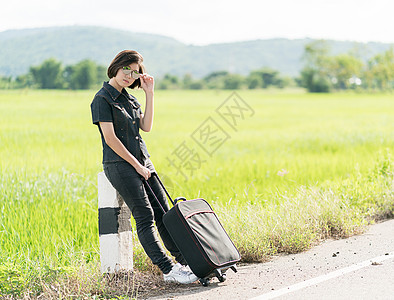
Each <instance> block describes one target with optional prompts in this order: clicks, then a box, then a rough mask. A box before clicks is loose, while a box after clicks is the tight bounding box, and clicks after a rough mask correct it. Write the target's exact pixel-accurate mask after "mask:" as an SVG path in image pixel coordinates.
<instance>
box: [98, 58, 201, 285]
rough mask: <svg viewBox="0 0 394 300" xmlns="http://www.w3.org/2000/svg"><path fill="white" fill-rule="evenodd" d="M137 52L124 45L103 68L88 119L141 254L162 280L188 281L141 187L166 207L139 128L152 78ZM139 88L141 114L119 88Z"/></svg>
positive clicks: (144, 125) (148, 121)
mask: <svg viewBox="0 0 394 300" xmlns="http://www.w3.org/2000/svg"><path fill="white" fill-rule="evenodd" d="M142 62H143V58H142V56H141V55H140V54H139V53H138V52H136V51H132V50H124V51H122V52H120V53H119V54H118V55H116V57H115V58H114V59H113V61H112V62H111V64H110V65H109V67H108V70H107V74H108V77H109V78H110V79H109V82H104V84H103V87H102V88H101V89H100V90H99V92H98V93H97V94H96V95H95V97H94V99H93V102H92V104H91V111H92V119H93V123H94V124H96V125H98V129H99V131H100V134H101V141H102V145H103V168H104V172H105V175H106V176H107V178H108V180H109V181H110V182H111V184H112V185H113V187H114V188H115V189H116V190H117V191H118V192H119V194H120V195H121V196H122V198H123V199H124V201H125V202H126V204H127V206H128V207H129V208H130V210H131V213H132V215H133V217H134V219H135V222H136V227H137V234H138V238H139V240H140V242H141V245H142V247H143V248H144V250H145V252H146V254H147V255H148V256H149V258H150V259H151V260H152V262H153V263H154V264H155V265H157V266H158V267H159V268H160V270H161V271H162V272H163V274H164V275H163V276H164V280H165V281H172V282H178V283H185V284H187V283H191V282H194V281H196V280H197V279H198V278H197V277H196V276H195V275H194V274H193V273H192V271H191V270H190V268H189V267H188V266H185V265H186V262H185V260H184V258H183V256H182V254H181V253H180V252H179V250H178V248H177V247H176V245H175V243H174V242H173V240H172V238H171V237H170V235H169V233H168V232H167V230H166V228H165V227H164V224H163V222H162V216H163V212H162V210H161V209H160V207H159V205H158V204H157V202H155V199H154V196H153V195H152V194H151V193H150V192H148V191H147V190H145V186H144V184H143V181H142V179H141V177H143V178H145V179H146V180H147V181H148V182H149V184H150V186H151V187H152V189H153V191H154V192H155V194H156V196H157V198H158V199H159V201H160V202H161V205H162V206H163V207H166V208H167V209H168V203H167V199H166V195H165V192H164V190H163V189H162V187H161V186H160V184H159V182H158V180H157V178H156V177H155V176H152V177H151V173H152V172H154V171H155V169H154V167H153V164H152V162H151V160H150V159H149V157H150V155H149V153H148V150H147V148H146V145H145V143H144V141H143V140H142V139H141V136H140V134H139V129H140V128H141V129H142V130H143V131H146V132H149V131H150V130H151V129H152V125H153V114H154V112H153V94H154V79H153V77H152V76H150V75H148V74H146V73H145V69H144V66H143V64H142ZM126 87H128V88H131V89H133V88H136V87H141V88H142V89H143V90H144V92H145V97H146V105H145V111H144V113H142V110H141V107H140V104H139V103H138V101H137V99H136V98H135V97H134V96H132V95H129V94H128V93H127V91H126V90H125V88H126ZM154 222H156V226H157V229H158V232H159V234H160V236H161V238H162V240H163V243H164V245H165V247H166V248H167V249H168V250H169V251H170V253H171V254H172V255H173V256H174V257H175V259H176V260H177V262H178V263H177V264H174V263H173V261H172V260H171V258H170V257H168V256H167V255H166V252H165V251H164V249H163V247H162V245H161V244H160V242H159V239H158V236H157V233H156V230H155V227H154Z"/></svg>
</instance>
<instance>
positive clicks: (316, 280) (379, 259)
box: [250, 252, 394, 300]
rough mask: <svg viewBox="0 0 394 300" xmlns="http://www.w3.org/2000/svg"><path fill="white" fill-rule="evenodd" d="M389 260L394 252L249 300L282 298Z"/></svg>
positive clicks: (393, 255)
mask: <svg viewBox="0 0 394 300" xmlns="http://www.w3.org/2000/svg"><path fill="white" fill-rule="evenodd" d="M391 258H394V252H390V253H386V254H385V255H382V256H378V257H375V258H371V259H368V260H365V261H363V262H360V263H357V264H354V265H351V266H349V267H346V268H343V269H339V270H336V271H333V272H331V273H328V274H325V275H322V276H318V277H315V278H311V279H308V280H305V281H303V282H300V283H296V284H293V285H290V286H288V287H284V288H281V289H279V290H277V291H273V292H269V293H266V294H263V295H261V296H257V297H254V298H251V299H250V300H267V299H273V298H275V297H279V296H282V295H285V294H288V293H292V292H295V291H298V290H301V289H303V288H306V287H309V286H311V285H315V284H318V283H321V282H323V281H326V280H330V279H333V278H336V277H339V276H342V275H344V274H346V273H350V272H353V271H357V270H359V269H362V268H365V267H367V266H370V265H371V264H372V263H380V262H382V261H384V260H387V259H391Z"/></svg>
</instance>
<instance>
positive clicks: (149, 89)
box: [140, 74, 155, 132]
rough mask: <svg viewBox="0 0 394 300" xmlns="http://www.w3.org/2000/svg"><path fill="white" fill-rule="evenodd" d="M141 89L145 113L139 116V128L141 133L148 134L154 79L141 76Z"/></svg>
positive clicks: (151, 115)
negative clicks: (144, 98) (143, 94)
mask: <svg viewBox="0 0 394 300" xmlns="http://www.w3.org/2000/svg"><path fill="white" fill-rule="evenodd" d="M140 80H141V87H142V89H143V90H144V92H145V96H146V105H145V112H144V113H143V114H141V118H140V128H141V129H142V130H143V131H146V132H149V131H151V130H152V126H153V115H154V110H153V98H154V85H155V83H154V79H153V77H152V76H150V75H148V74H143V75H141V77H140Z"/></svg>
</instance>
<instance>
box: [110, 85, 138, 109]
mask: <svg viewBox="0 0 394 300" xmlns="http://www.w3.org/2000/svg"><path fill="white" fill-rule="evenodd" d="M103 88H104V89H105V90H106V91H107V92H108V93H109V95H110V96H111V98H112V100H113V101H116V100H117V99H118V98H119V96H120V95H123V96H125V97H126V99H127V100H129V101H131V103H132V104H133V106H134V107H135V108H139V107H140V104H139V103H138V102H137V101H136V99H135V98H134V97H133V96H130V94H129V93H128V92H127V91H126V89H122V92H119V91H118V90H117V89H116V88H114V87H113V86H112V85H110V84H109V82H108V81H104V84H103Z"/></svg>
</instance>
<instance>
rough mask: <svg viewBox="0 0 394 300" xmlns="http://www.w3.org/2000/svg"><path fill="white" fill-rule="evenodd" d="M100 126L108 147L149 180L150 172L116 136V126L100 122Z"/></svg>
mask: <svg viewBox="0 0 394 300" xmlns="http://www.w3.org/2000/svg"><path fill="white" fill-rule="evenodd" d="M99 124H100V128H101V131H102V133H103V135H104V139H105V142H106V143H107V145H108V146H109V147H111V149H112V150H114V151H115V153H116V154H118V155H119V156H120V157H121V158H123V159H124V160H125V161H127V162H128V163H129V164H130V165H132V166H133V167H134V169H135V170H136V171H137V172H138V174H140V175H142V176H143V177H144V178H145V179H148V178H149V177H150V175H151V174H150V170H149V169H148V168H145V167H144V166H143V165H141V164H140V162H139V161H138V160H137V159H136V158H135V157H134V155H132V154H131V153H130V152H129V151H128V150H127V149H126V147H125V146H124V145H123V144H122V142H121V141H120V140H119V139H118V137H117V136H116V135H115V130H114V124H113V123H112V122H100V123H99Z"/></svg>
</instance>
